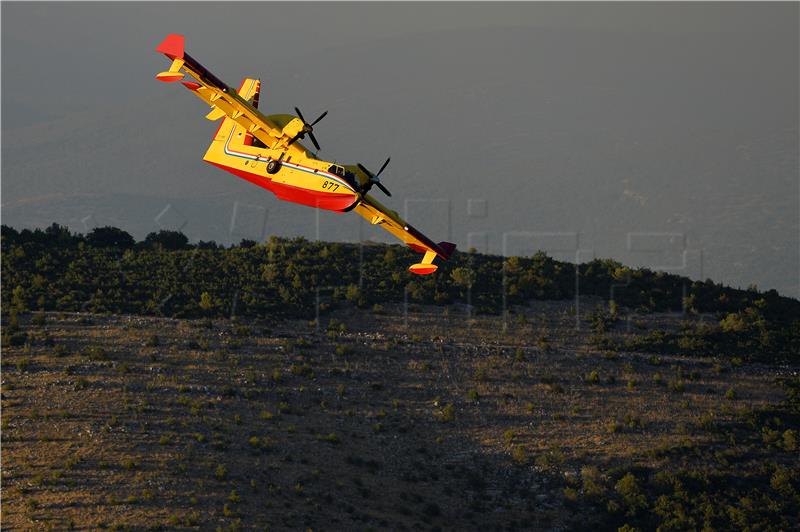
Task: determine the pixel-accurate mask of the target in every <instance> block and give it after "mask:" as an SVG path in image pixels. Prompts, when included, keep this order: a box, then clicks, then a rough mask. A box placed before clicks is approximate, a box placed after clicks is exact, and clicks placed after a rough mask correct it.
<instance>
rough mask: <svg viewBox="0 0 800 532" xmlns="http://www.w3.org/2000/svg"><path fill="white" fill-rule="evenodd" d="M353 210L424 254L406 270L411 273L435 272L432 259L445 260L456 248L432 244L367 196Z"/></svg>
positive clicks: (446, 244)
mask: <svg viewBox="0 0 800 532" xmlns="http://www.w3.org/2000/svg"><path fill="white" fill-rule="evenodd" d="M353 210H355V211H356V212H357V213H358V214H360V215H361V216H362V217H363V218H365V219H366V220H367V221H368V222H369V223H371V224H372V225H378V226H380V227H382V228H384V229H386V230H387V231H389V232H390V233H392V234H393V235H394V236H396V237H397V238H399V239H400V240H402V241H403V242H404V243H405V244H406V245H407V246H408V247H410V248H411V249H413V250H414V251H416V252H417V253H424V254H425V256H424V257H423V258H422V261H420V262H419V263H417V264H412V265H411V266H410V267H409V268H408V271H410V272H411V273H416V274H420V275H426V274H429V273H433V272H435V271H436V268H437V266H436V264H433V259H435V258H436V257H437V256H439V257H441V258H443V259H445V260H447V259H448V258H449V257H450V255H451V254H452V253H453V250H455V248H456V246H455V244H451V243H450V242H439V243H438V244H437V243H435V242H433V241H432V240H431V239H429V238H428V237H426V236H425V235H423V234H422V233H420V232H419V231H417V230H416V229H414V228H413V227H411V226H410V225H409V224H408V223H407V222H406V221H405V220H403V219H402V218H400V216H399V215H398V214H397V213H396V212H395V211H393V210H391V209H388V208H387V207H385V206H384V205H382V204H381V203H380V202H379V201H378V200H376V199H375V198H373V197H372V196H370V195H369V194H365V195H364V196H363V198H362V200H361V201H360V202H359V203H358V205H356V207H355V208H354V209H353Z"/></svg>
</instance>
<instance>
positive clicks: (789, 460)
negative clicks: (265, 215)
mask: <svg viewBox="0 0 800 532" xmlns="http://www.w3.org/2000/svg"><path fill="white" fill-rule="evenodd" d="M413 258H414V256H413V254H412V253H411V252H410V251H408V250H405V249H403V248H400V247H399V246H384V245H361V246H357V245H343V244H334V243H325V242H308V241H306V240H303V239H293V240H285V239H277V238H273V239H270V240H269V241H268V242H266V243H264V244H256V243H255V242H247V241H243V242H241V243H240V245H237V246H232V247H228V248H226V247H220V246H218V245H216V244H214V243H212V242H198V243H196V244H191V243H189V242H188V240H187V239H186V237H185V236H184V235H182V234H180V233H174V232H168V231H162V232H160V233H151V234H150V235H148V236H147V238H145V239H144V240H143V241H140V242H136V241H135V239H133V238H132V237H131V236H130V235H129V234H127V233H125V232H124V231H121V230H119V229H114V228H103V229H97V230H94V231H92V232H91V233H89V234H88V235H77V234H73V233H71V232H69V231H68V230H66V229H64V228H63V227H60V226H57V225H53V226H51V227H50V228H48V229H47V230H45V231H41V230H37V231H28V230H24V231H16V230H14V229H12V228H10V227H7V226H3V228H2V267H3V285H2V303H3V305H2V309H3V312H2V319H3V327H2V345H3V358H2V369H3V373H2V407H3V410H2V444H3V455H2V459H3V464H2V474H3V478H2V480H3V482H2V501H3V528H4V529H9V530H39V529H42V528H48V527H49V528H54V529H64V528H69V529H73V528H75V529H85V530H94V529H97V528H111V529H128V528H130V529H159V528H162V529H181V528H186V529H188V528H195V529H202V530H206V529H215V528H216V529H220V530H241V529H252V530H256V529H257V530H263V529H265V528H268V529H271V530H296V529H298V528H308V529H312V530H328V529H333V530H342V529H346V530H352V529H356V530H359V529H364V530H375V529H390V530H451V529H452V530H472V529H492V530H513V529H520V530H529V529H537V530H538V529H559V530H573V529H585V528H586V527H587V526H592V527H598V528H601V529H616V528H619V527H625V526H628V527H633V528H637V529H640V530H649V529H654V528H656V527H660V529H661V530H685V529H698V528H705V529H708V530H717V529H719V530H725V529H732V528H736V529H742V528H748V527H749V528H752V529H759V530H786V529H790V528H792V527H793V526H795V525H796V523H797V522H798V519H800V495H798V489H800V483H799V482H798V480H797V479H798V473H799V472H798V468H797V463H798V460H797V458H798V442H797V438H798V432H800V380H798V377H797V369H798V363H800V361H799V360H798V353H800V349H799V348H798V346H800V302H798V301H797V300H794V299H790V298H785V297H781V296H780V295H778V294H777V293H776V292H775V291H769V292H758V291H757V290H755V289H751V290H739V289H733V288H729V287H725V286H722V285H720V284H717V283H714V282H713V281H711V280H706V281H697V280H691V279H687V278H684V277H679V276H675V275H668V274H663V273H661V272H653V271H649V270H645V269H632V268H628V267H626V266H624V265H622V264H619V263H616V262H614V261H610V260H595V261H592V262H589V263H585V264H581V265H578V266H576V265H574V264H570V263H565V262H560V261H556V260H554V259H552V258H550V257H547V256H546V255H544V254H542V253H537V254H535V255H533V256H532V257H497V256H491V255H483V254H479V253H472V252H467V253H463V252H461V253H456V254H455V255H454V256H453V258H452V259H451V260H450V261H447V262H446V263H443V264H442V266H441V268H440V270H439V271H438V272H437V273H436V274H435V275H431V276H426V277H415V276H412V275H411V274H408V273H407V272H405V271H404V267H405V266H404V265H405V264H406V263H411V261H412V259H413ZM630 529H631V528H627V529H626V530H630Z"/></svg>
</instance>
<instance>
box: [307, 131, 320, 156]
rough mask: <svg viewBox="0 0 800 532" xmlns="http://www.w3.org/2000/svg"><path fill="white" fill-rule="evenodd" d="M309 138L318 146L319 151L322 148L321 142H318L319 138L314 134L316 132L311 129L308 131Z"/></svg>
mask: <svg viewBox="0 0 800 532" xmlns="http://www.w3.org/2000/svg"><path fill="white" fill-rule="evenodd" d="M308 138H310V139H311V142H313V143H314V147H315V148H317V151H319V150H321V149H322V148H320V147H319V143H318V142H317V138H316V137H315V136H314V133H312V132H311V131H309V132H308Z"/></svg>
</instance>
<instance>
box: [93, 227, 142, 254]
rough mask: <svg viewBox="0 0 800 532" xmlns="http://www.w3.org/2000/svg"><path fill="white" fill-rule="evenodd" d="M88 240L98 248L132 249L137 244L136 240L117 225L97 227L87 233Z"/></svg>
mask: <svg viewBox="0 0 800 532" xmlns="http://www.w3.org/2000/svg"><path fill="white" fill-rule="evenodd" d="M86 242H87V243H88V244H89V245H90V246H92V247H96V248H108V247H113V248H119V249H130V248H132V247H133V245H134V244H136V240H134V238H133V237H132V236H131V235H130V234H129V233H127V232H126V231H123V230H122V229H117V228H116V227H110V226H106V227H95V228H94V229H92V231H91V232H90V233H89V234H88V235H86Z"/></svg>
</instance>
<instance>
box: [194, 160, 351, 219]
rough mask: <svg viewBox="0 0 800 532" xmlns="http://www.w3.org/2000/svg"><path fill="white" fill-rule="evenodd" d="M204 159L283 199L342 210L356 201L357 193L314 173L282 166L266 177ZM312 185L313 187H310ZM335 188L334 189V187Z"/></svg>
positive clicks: (310, 205)
mask: <svg viewBox="0 0 800 532" xmlns="http://www.w3.org/2000/svg"><path fill="white" fill-rule="evenodd" d="M208 162H209V163H211V164H213V165H214V166H216V167H218V168H221V169H222V170H225V171H226V172H230V173H232V174H233V175H235V176H237V177H240V178H242V179H244V180H246V181H249V182H251V183H253V184H254V185H258V186H260V187H262V188H265V189H267V190H269V191H270V192H272V193H273V194H275V196H276V197H277V198H278V199H281V200H284V201H290V202H292V203H299V204H301V205H307V206H309V207H315V208H317V209H325V210H330V211H344V210H346V209H348V208H350V207H352V206H353V204H354V203H355V202H357V201H358V195H357V194H355V193H354V192H353V191H351V190H349V189H344V188H343V187H342V186H339V187H334V186H331V185H330V184H329V183H330V181H329V180H325V179H324V178H323V176H317V178H316V179H313V177H315V176H310V177H312V179H308V178H302V177H301V176H298V175H297V174H301V172H297V171H293V170H291V169H289V168H282V169H281V171H280V172H278V174H275V175H274V176H272V178H271V179H270V177H271V176H265V175H261V174H255V173H252V172H248V171H247V170H245V169H242V168H234V167H232V166H227V165H224V164H221V163H218V162H214V161H210V160H209V161H208ZM281 174H283V175H281ZM326 182H327V183H328V184H326ZM314 185H316V186H317V188H314ZM323 187H325V188H323ZM337 188H338V191H337V190H336V189H337ZM329 189H334V191H333V192H331V191H330V190H329Z"/></svg>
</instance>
